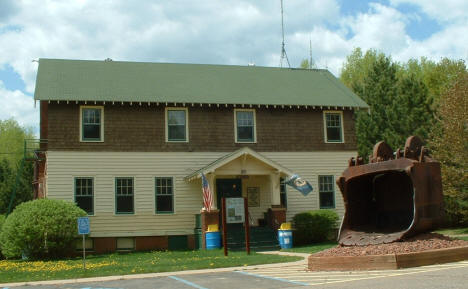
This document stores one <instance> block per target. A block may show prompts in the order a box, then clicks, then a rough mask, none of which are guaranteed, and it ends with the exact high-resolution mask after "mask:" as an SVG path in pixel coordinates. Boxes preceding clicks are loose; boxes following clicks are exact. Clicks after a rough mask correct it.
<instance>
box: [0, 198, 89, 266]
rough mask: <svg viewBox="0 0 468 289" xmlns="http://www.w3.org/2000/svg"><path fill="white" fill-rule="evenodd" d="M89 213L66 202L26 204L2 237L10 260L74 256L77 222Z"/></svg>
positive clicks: (9, 220) (7, 224) (9, 221)
mask: <svg viewBox="0 0 468 289" xmlns="http://www.w3.org/2000/svg"><path fill="white" fill-rule="evenodd" d="M82 216H86V212H85V211H83V210H82V209H80V208H78V207H77V206H76V205H75V204H73V203H71V202H66V201H59V200H49V199H40V200H34V201H29V202H26V203H22V204H21V205H19V206H17V207H16V208H15V210H14V211H13V213H11V214H10V215H9V216H8V218H7V219H6V221H5V223H4V225H3V230H2V232H1V234H0V243H1V244H2V253H3V255H5V257H7V258H15V257H20V256H22V255H25V256H27V257H28V258H31V259H41V258H59V257H64V256H68V255H69V254H70V253H71V252H73V249H74V245H75V238H76V237H77V235H78V233H77V218H78V217H82Z"/></svg>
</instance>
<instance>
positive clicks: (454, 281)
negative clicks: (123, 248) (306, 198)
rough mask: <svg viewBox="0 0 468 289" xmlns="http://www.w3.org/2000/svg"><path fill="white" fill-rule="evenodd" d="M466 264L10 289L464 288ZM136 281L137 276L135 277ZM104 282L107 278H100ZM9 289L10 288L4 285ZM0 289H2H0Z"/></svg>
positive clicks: (278, 270) (267, 270) (178, 276)
mask: <svg viewBox="0 0 468 289" xmlns="http://www.w3.org/2000/svg"><path fill="white" fill-rule="evenodd" d="M466 276H468V261H462V262H456V263H449V264H440V265H432V266H424V267H417V268H408V269H400V270H375V271H352V272H351V271H347V272H309V271H307V267H306V263H305V262H295V263H289V264H287V263H285V264H277V265H276V266H263V267H262V266H259V267H250V268H237V269H232V270H223V271H214V270H213V271H212V272H210V271H207V270H205V271H204V272H203V273H198V274H195V273H192V274H189V273H184V272H177V273H167V274H166V275H164V276H157V277H147V278H125V279H121V280H110V281H93V282H83V283H81V282H79V281H78V282H77V283H68V284H64V283H62V284H55V285H48V284H47V285H37V286H32V285H28V286H20V287H11V288H9V289H13V288H15V289H16V288H18V289H43V288H44V289H45V288H57V289H65V288H70V289H118V288H121V289H129V288H132V289H133V288H141V289H146V288H169V289H172V288H182V289H184V288H189V289H190V288H192V289H193V288H198V289H238V288H241V289H257V288H273V289H275V288H282V289H285V288H356V286H359V287H360V288H363V289H365V288H369V289H370V288H388V289H394V288H421V289H422V288H425V289H427V288H468V285H467V284H468V281H467V279H466ZM134 277H137V276H134ZM104 278H105V277H104ZM5 288H8V287H5ZM0 289H2V288H1V287H0Z"/></svg>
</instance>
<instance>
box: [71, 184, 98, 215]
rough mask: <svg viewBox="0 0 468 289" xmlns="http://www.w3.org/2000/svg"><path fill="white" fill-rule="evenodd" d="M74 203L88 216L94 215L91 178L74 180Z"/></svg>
mask: <svg viewBox="0 0 468 289" xmlns="http://www.w3.org/2000/svg"><path fill="white" fill-rule="evenodd" d="M75 203H76V205H77V206H78V207H80V208H81V209H83V210H84V211H85V212H86V213H88V215H93V214H94V204H93V203H94V186H93V178H75Z"/></svg>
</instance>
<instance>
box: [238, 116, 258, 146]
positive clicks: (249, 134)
mask: <svg viewBox="0 0 468 289" xmlns="http://www.w3.org/2000/svg"><path fill="white" fill-rule="evenodd" d="M234 122H235V134H236V142H245V143H254V142H256V138H255V135H256V130H255V110H254V109H235V110H234Z"/></svg>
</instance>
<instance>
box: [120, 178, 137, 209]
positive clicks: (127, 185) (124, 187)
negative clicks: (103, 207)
mask: <svg viewBox="0 0 468 289" xmlns="http://www.w3.org/2000/svg"><path fill="white" fill-rule="evenodd" d="M133 191H134V190H133V178H115V212H116V213H117V214H133V212H134V206H133V204H134V193H133Z"/></svg>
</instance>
